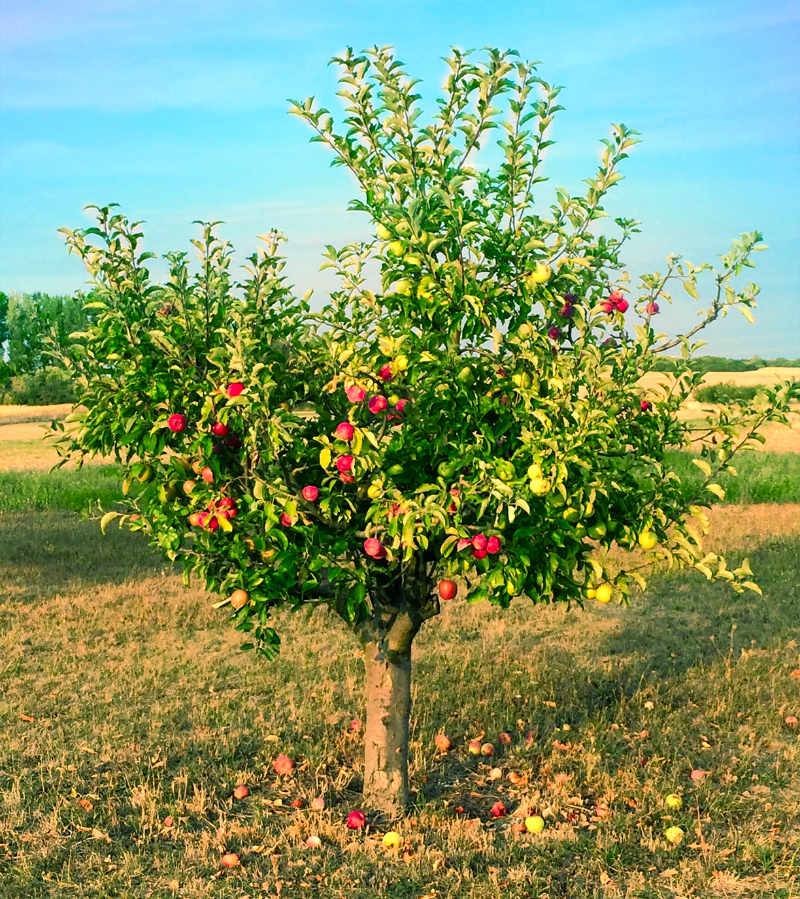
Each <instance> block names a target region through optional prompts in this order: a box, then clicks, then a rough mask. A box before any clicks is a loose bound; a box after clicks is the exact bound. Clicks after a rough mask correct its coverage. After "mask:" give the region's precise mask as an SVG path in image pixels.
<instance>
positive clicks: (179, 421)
mask: <svg viewBox="0 0 800 899" xmlns="http://www.w3.org/2000/svg"><path fill="white" fill-rule="evenodd" d="M167 426H168V427H169V429H170V431H174V432H175V433H176V434H179V433H180V432H181V431H182V430H183V429H184V428H185V427H186V416H185V415H181V413H180V412H176V413H175V414H174V415H170V417H169V418H168V419H167Z"/></svg>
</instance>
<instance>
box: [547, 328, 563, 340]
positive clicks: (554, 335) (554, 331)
mask: <svg viewBox="0 0 800 899" xmlns="http://www.w3.org/2000/svg"><path fill="white" fill-rule="evenodd" d="M547 336H548V337H549V338H550V340H559V339H560V337H561V328H557V327H556V326H555V325H553V326H552V328H548V329H547Z"/></svg>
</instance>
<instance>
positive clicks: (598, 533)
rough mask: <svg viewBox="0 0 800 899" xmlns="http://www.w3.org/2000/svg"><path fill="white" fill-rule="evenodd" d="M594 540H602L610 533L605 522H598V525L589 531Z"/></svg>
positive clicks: (594, 525)
mask: <svg viewBox="0 0 800 899" xmlns="http://www.w3.org/2000/svg"><path fill="white" fill-rule="evenodd" d="M587 533H588V534H589V536H590V537H591V538H592V540H602V539H603V537H605V536H606V534H607V533H608V528H607V527H606V523H605V522H604V521H598V522H597V524H593V525H592V526H591V527H590V528H589V529H588V531H587Z"/></svg>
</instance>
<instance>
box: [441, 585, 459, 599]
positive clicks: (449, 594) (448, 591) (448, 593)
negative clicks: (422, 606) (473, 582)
mask: <svg viewBox="0 0 800 899" xmlns="http://www.w3.org/2000/svg"><path fill="white" fill-rule="evenodd" d="M457 590H458V586H457V585H456V582H455V581H439V596H441V597H442V599H452V598H453V597H454V596H455V595H456V591H457Z"/></svg>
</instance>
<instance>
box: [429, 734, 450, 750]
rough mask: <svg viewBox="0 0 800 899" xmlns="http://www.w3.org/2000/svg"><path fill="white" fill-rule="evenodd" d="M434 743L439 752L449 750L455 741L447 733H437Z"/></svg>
mask: <svg viewBox="0 0 800 899" xmlns="http://www.w3.org/2000/svg"><path fill="white" fill-rule="evenodd" d="M433 745H434V746H435V747H436V748H437V749H438V750H439V752H449V751H450V750H451V749H452V748H453V743H452V741H451V740H450V737H448V736H447V734H436V736H435V737H434V738H433Z"/></svg>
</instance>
